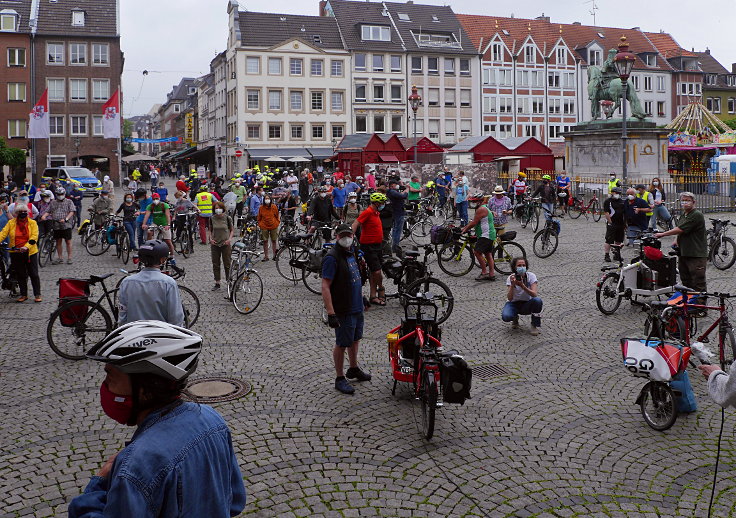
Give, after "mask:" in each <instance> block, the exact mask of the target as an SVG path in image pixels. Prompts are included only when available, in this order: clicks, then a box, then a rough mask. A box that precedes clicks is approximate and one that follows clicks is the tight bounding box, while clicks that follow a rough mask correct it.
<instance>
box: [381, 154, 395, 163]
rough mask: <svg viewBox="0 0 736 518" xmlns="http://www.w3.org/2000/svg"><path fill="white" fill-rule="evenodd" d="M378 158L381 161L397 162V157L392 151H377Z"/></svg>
mask: <svg viewBox="0 0 736 518" xmlns="http://www.w3.org/2000/svg"><path fill="white" fill-rule="evenodd" d="M378 158H380V159H381V160H382V161H383V162H398V161H399V159H398V158H396V155H394V154H393V153H378Z"/></svg>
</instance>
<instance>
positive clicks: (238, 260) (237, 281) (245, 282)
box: [227, 241, 263, 315]
mask: <svg viewBox="0 0 736 518" xmlns="http://www.w3.org/2000/svg"><path fill="white" fill-rule="evenodd" d="M261 255H262V252H253V251H251V250H248V249H247V248H246V245H245V243H243V242H242V241H237V242H235V243H234V244H233V246H232V258H231V260H230V275H229V278H228V281H227V298H228V300H229V301H230V302H232V304H233V306H234V307H235V309H236V310H237V311H238V313H242V314H243V315H247V314H248V313H252V312H253V311H255V310H256V308H258V306H259V304H260V303H261V300H262V299H263V280H261V276H260V275H258V272H257V271H256V270H255V269H254V268H253V258H254V257H260V256H261Z"/></svg>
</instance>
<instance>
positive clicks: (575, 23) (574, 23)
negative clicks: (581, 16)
mask: <svg viewBox="0 0 736 518" xmlns="http://www.w3.org/2000/svg"><path fill="white" fill-rule="evenodd" d="M572 24H573V25H582V23H580V22H572Z"/></svg>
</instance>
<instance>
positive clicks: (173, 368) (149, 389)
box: [68, 274, 246, 518]
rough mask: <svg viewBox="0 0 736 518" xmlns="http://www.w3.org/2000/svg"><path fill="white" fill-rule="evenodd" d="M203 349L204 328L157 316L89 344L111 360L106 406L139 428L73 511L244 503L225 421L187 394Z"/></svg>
mask: <svg viewBox="0 0 736 518" xmlns="http://www.w3.org/2000/svg"><path fill="white" fill-rule="evenodd" d="M138 275H140V274H138ZM201 350H202V337H201V336H199V335H198V334H196V333H193V332H191V331H189V330H187V329H184V328H181V327H177V326H174V325H171V324H168V323H166V322H158V321H154V320H142V321H137V322H132V323H130V324H126V325H124V326H121V327H119V328H117V329H116V330H115V331H113V332H112V333H110V334H109V335H108V336H107V337H105V338H104V339H103V340H102V341H100V342H99V343H98V344H96V345H95V346H94V347H93V348H92V349H90V350H89V352H88V353H87V358H89V359H90V360H94V361H98V362H101V363H104V364H105V367H104V369H105V378H104V380H103V381H102V383H101V385H100V391H99V393H100V406H101V407H102V410H103V412H104V413H105V414H106V415H107V416H108V417H109V418H110V419H112V420H114V421H117V422H118V423H120V424H122V425H127V426H137V428H136V430H135V432H134V433H133V437H132V438H131V440H130V441H129V442H127V443H126V445H125V447H123V448H122V449H121V450H120V451H119V452H117V453H115V454H114V455H112V456H111V457H110V458H108V460H107V461H106V462H105V464H104V465H103V466H102V468H100V470H99V471H98V472H97V473H96V475H95V476H93V477H92V478H91V480H90V481H89V483H88V484H87V487H86V488H85V489H84V493H83V494H81V495H80V496H78V497H76V498H74V499H73V500H72V501H71V502H70V504H69V509H68V511H69V514H68V516H69V517H70V518H87V517H96V516H99V517H102V516H107V517H118V516H119V517H136V518H143V517H151V518H153V517H159V516H165V517H173V516H197V517H199V516H201V517H207V518H227V517H231V516H237V515H238V514H240V513H241V512H242V511H243V509H244V508H245V504H246V491H245V485H244V484H243V475H242V473H241V471H240V466H239V465H238V459H237V457H236V455H235V450H234V448H233V443H232V435H231V433H230V430H229V428H228V426H227V423H226V422H225V420H224V419H223V418H222V417H221V416H220V414H218V413H217V411H216V410H214V409H213V408H212V407H209V406H207V405H202V404H197V403H190V402H184V401H182V399H181V395H182V392H183V390H184V388H185V387H186V384H187V380H188V378H189V376H190V375H191V374H192V373H193V372H194V371H195V370H196V368H197V364H198V360H199V355H200V352H201Z"/></svg>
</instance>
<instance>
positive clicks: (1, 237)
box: [0, 218, 38, 255]
mask: <svg viewBox="0 0 736 518" xmlns="http://www.w3.org/2000/svg"><path fill="white" fill-rule="evenodd" d="M17 226H18V220H17V219H15V218H12V219H9V220H8V224H7V225H5V228H3V229H2V231H0V243H2V242H3V241H5V238H6V237H9V238H10V246H11V247H13V246H15V228H16V227H17ZM28 234H29V235H28V243H26V246H27V247H28V255H33V254H37V253H38V244H37V243H38V223H36V220H35V219H30V218H29V219H28ZM31 243H33V244H31Z"/></svg>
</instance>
